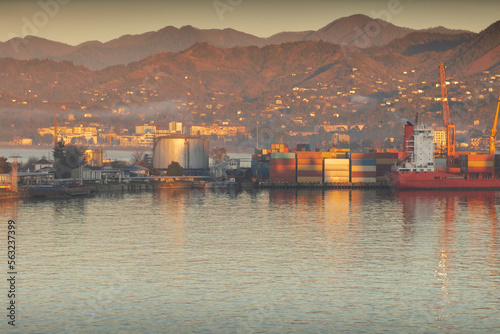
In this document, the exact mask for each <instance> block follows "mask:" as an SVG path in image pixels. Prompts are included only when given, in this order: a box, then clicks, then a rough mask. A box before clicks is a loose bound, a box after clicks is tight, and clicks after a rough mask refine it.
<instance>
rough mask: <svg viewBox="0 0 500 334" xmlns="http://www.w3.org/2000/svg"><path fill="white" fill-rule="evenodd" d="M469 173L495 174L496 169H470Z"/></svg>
mask: <svg viewBox="0 0 500 334" xmlns="http://www.w3.org/2000/svg"><path fill="white" fill-rule="evenodd" d="M468 171H469V173H493V172H494V171H495V169H494V168H493V167H469V169H468Z"/></svg>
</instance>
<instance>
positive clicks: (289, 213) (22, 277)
mask: <svg viewBox="0 0 500 334" xmlns="http://www.w3.org/2000/svg"><path fill="white" fill-rule="evenodd" d="M499 210H500V193H498V192H423V191H422V192H392V191H390V190H387V191H380V190H378V191H375V190H351V191H350V190H325V191H322V190H298V191H283V190H262V191H254V192H246V191H245V192H234V191H227V192H226V191H200V190H158V191H155V192H143V193H136V194H121V193H120V194H105V195H98V196H95V197H92V198H82V199H64V200H36V201H33V200H14V201H12V200H11V201H2V202H0V218H1V220H2V224H1V228H0V233H1V234H2V238H3V239H2V240H4V243H5V244H6V235H7V232H6V231H7V228H6V225H7V224H6V223H7V220H8V219H14V220H15V221H16V224H17V233H18V234H17V239H16V242H17V247H18V249H17V255H16V256H17V258H18V282H17V287H18V292H19V294H18V296H17V301H18V303H19V307H18V310H17V311H18V313H17V320H16V321H17V324H18V326H17V327H16V329H15V330H13V331H11V332H13V333H98V332H100V333H112V332H119V331H130V332H137V333H140V332H144V333H146V332H147V333H285V332H286V333H320V332H325V333H332V332H350V333H360V332H370V333H379V332H397V333H400V332H406V333H414V332H425V333H429V332H432V333H435V332H444V333H448V332H462V333H487V332H495V331H497V330H498V328H500V318H499V317H498V314H499V311H500V301H499V299H498V296H499V292H500V291H499V288H500V242H499V239H498V236H499V223H498V217H499V212H500V211H499ZM5 253H6V252H5ZM3 256H6V255H5V254H4V255H3ZM4 273H5V270H4ZM6 288H7V285H6V284H4V287H3V288H2V289H4V290H5V289H6ZM3 300H6V299H5V298H4V299H3ZM2 309H4V310H5V308H4V307H3V306H2ZM3 318H5V317H3ZM6 322H7V321H6V320H5V319H4V323H1V324H0V329H1V330H2V331H3V330H5V329H8V330H11V329H10V328H8V327H7V323H6Z"/></svg>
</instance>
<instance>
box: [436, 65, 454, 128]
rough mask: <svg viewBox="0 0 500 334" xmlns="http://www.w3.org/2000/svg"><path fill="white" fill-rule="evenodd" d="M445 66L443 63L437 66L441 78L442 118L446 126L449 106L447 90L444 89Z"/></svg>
mask: <svg viewBox="0 0 500 334" xmlns="http://www.w3.org/2000/svg"><path fill="white" fill-rule="evenodd" d="M444 69H445V66H444V65H443V63H441V64H439V74H440V76H441V97H442V101H443V118H444V125H445V126H448V125H449V124H451V122H450V106H449V104H448V90H447V89H446V75H445V73H444Z"/></svg>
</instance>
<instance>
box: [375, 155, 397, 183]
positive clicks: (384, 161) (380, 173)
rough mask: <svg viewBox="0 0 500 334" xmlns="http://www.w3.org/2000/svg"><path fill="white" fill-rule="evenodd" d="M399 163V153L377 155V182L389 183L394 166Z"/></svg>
mask: <svg viewBox="0 0 500 334" xmlns="http://www.w3.org/2000/svg"><path fill="white" fill-rule="evenodd" d="M397 161H398V153H397V152H396V153H375V163H376V166H377V168H376V181H377V182H387V181H388V180H389V179H390V177H391V169H392V166H394V164H395V163H396V162H397Z"/></svg>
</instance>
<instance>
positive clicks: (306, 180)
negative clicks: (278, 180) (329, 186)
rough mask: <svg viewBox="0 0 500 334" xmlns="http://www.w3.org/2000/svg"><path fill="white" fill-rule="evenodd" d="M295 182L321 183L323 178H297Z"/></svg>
mask: <svg viewBox="0 0 500 334" xmlns="http://www.w3.org/2000/svg"><path fill="white" fill-rule="evenodd" d="M297 182H299V183H321V182H323V177H321V176H319V177H318V176H297Z"/></svg>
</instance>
